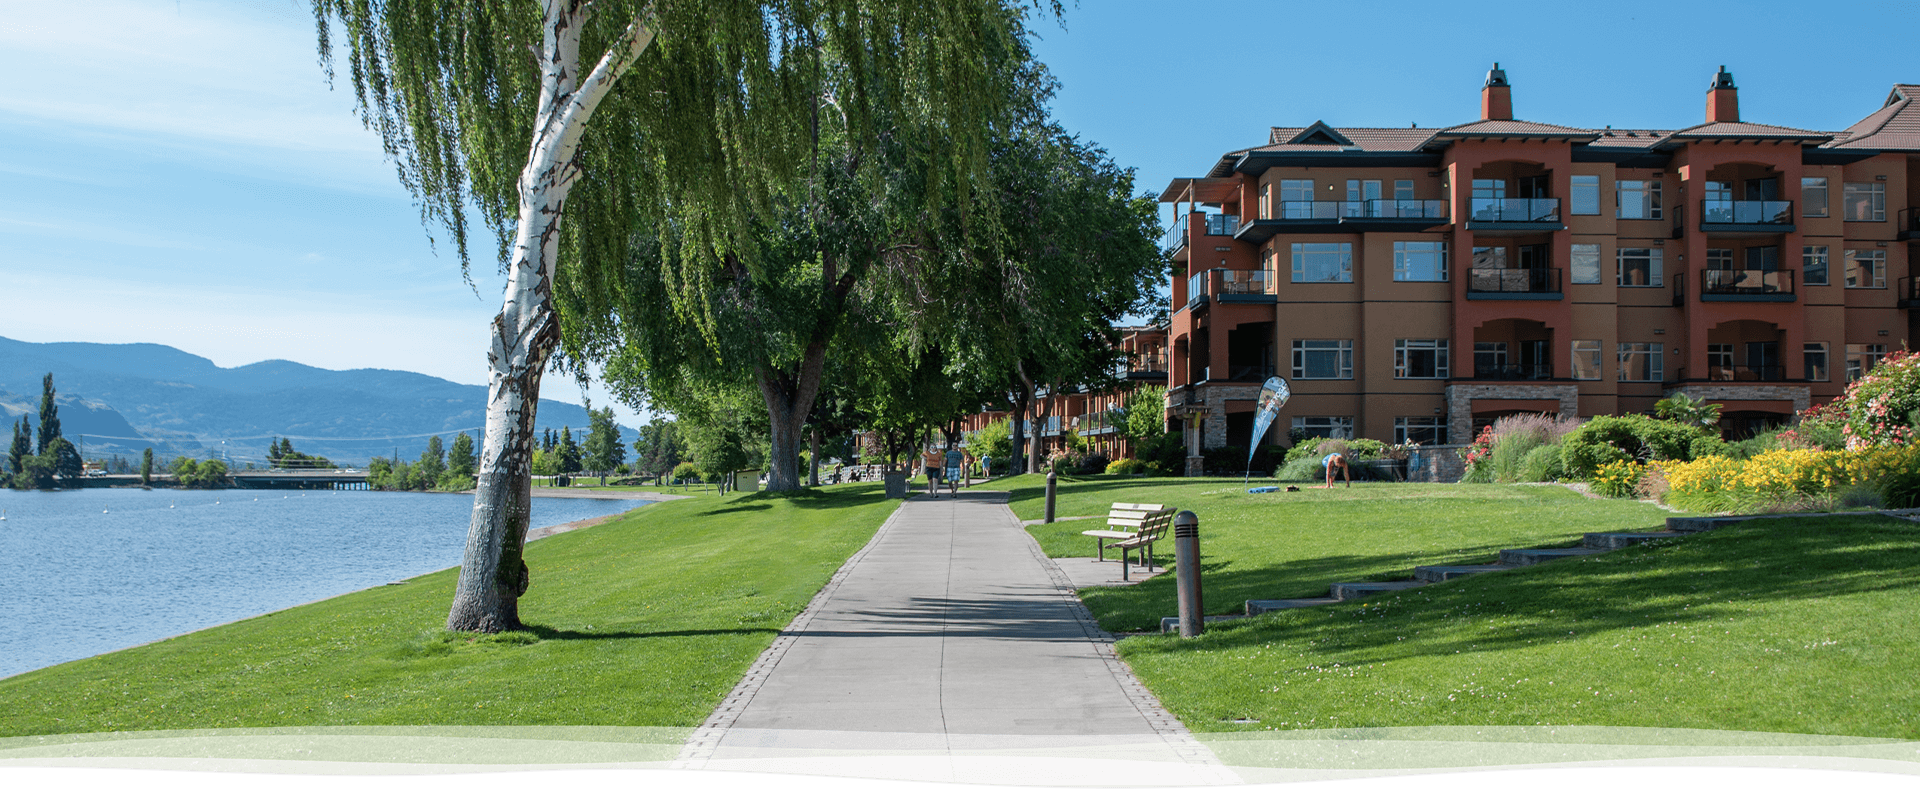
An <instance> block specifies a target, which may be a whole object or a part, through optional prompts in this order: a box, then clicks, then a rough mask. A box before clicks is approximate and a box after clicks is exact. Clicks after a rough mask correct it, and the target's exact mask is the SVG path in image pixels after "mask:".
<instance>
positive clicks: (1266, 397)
mask: <svg viewBox="0 0 1920 800" xmlns="http://www.w3.org/2000/svg"><path fill="white" fill-rule="evenodd" d="M1292 396H1293V390H1291V389H1288V388H1287V380H1286V379H1285V378H1282V377H1280V376H1278V375H1275V376H1273V377H1271V378H1268V379H1267V382H1266V385H1264V386H1261V387H1260V401H1259V402H1258V403H1255V404H1254V411H1255V413H1254V415H1253V441H1251V442H1248V443H1247V473H1248V474H1249V475H1251V474H1252V473H1253V451H1254V450H1256V449H1258V448H1259V447H1260V441H1261V440H1262V439H1265V438H1266V436H1267V428H1269V427H1271V426H1272V425H1273V420H1274V418H1275V417H1278V416H1280V407H1281V406H1284V405H1286V404H1287V398H1289V397H1292Z"/></svg>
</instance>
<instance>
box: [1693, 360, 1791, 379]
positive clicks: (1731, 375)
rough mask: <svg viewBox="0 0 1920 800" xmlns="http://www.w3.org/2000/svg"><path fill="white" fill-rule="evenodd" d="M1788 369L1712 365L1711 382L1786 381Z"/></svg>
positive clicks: (1763, 365) (1772, 366)
mask: <svg viewBox="0 0 1920 800" xmlns="http://www.w3.org/2000/svg"><path fill="white" fill-rule="evenodd" d="M1786 379H1787V368H1786V367H1783V366H1781V365H1779V364H1710V365H1708V366H1707V380H1710V381H1784V380H1786Z"/></svg>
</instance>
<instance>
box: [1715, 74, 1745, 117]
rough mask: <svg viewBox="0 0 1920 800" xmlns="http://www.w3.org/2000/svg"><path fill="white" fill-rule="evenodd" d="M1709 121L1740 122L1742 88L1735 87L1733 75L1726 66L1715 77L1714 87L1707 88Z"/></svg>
mask: <svg viewBox="0 0 1920 800" xmlns="http://www.w3.org/2000/svg"><path fill="white" fill-rule="evenodd" d="M1707 121H1708V122H1739V121H1740V87H1738V86H1734V85H1733V73H1730V72H1728V71H1727V65H1725V64H1721V65H1720V72H1719V73H1718V74H1716V75H1714V76H1713V85H1712V86H1709V87H1707Z"/></svg>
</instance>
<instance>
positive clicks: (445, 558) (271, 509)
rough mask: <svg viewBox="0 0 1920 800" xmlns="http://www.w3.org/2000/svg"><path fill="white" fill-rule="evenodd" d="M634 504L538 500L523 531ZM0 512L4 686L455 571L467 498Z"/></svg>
mask: <svg viewBox="0 0 1920 800" xmlns="http://www.w3.org/2000/svg"><path fill="white" fill-rule="evenodd" d="M616 497H617V496H616ZM647 502H648V501H646V500H641V499H638V498H631V497H628V498H617V499H606V500H601V499H574V498H555V497H538V498H534V501H533V513H532V523H531V524H532V527H536V528H537V527H543V526H547V525H557V524H560V523H563V522H572V521H574V520H581V519H590V518H592V517H599V516H605V515H607V514H618V513H620V512H622V511H625V510H627V509H631V508H635V507H638V506H642V505H646V504H647ZM0 509H3V510H4V513H3V514H0V516H5V517H6V520H5V521H0V603H3V604H4V609H5V610H4V613H0V676H7V675H13V674H15V673H20V672H26V671H28V670H34V669H39V668H41V667H46V666H51V665H53V664H58V663H60V662H63V661H71V660H73V659H76V658H85V657H87V656H92V655H98V654H100V653H106V652H111V651H113V650H118V649H121V648H124V647H131V646H133V645H137V644H143V643H146V642H151V641H154V640H156V639H164V638H167V637H169V636H176V635H179V634H182V633H186V632H189V631H194V630H199V629H201V628H205V627H208V626H212V625H219V624H222V623H227V622H233V621H235V620H240V619H246V618H247V617H252V616H256V615H259V614H265V613H267V612H269V611H276V610H279V609H283V608H288V607H291V606H296V605H300V604H302V603H309V602H312V601H315V600H320V599H323V598H327V597H332V596H334V595H337V594H344V593H346V592H352V591H357V590H360V589H365V588H367V587H370V586H378V585H381V584H384V583H387V582H388V581H396V580H401V579H404V578H410V577H413V576H416V575H421V574H425V573H428V572H433V571H436V570H440V569H445V568H447V567H453V566H458V565H459V563H460V555H461V551H462V550H463V549H465V547H466V538H467V519H468V516H469V515H470V513H471V512H472V510H473V497H472V496H471V495H461V494H415V493H411V492H328V491H306V492H300V491H254V490H246V489H229V490H222V491H181V490H153V491H147V490H142V489H81V490H77V491H65V492H14V491H0ZM102 512H105V513H102ZM448 599H449V601H451V599H452V598H448Z"/></svg>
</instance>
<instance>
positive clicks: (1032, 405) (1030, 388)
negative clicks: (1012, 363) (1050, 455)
mask: <svg viewBox="0 0 1920 800" xmlns="http://www.w3.org/2000/svg"><path fill="white" fill-rule="evenodd" d="M1020 384H1021V388H1022V389H1024V390H1025V391H1026V395H1025V397H1026V399H1027V402H1026V404H1025V405H1026V408H1027V409H1028V410H1030V411H1032V412H1033V420H1032V421H1031V422H1029V423H1027V430H1028V431H1029V432H1030V433H1031V434H1032V435H1031V436H1029V437H1027V438H1029V439H1031V440H1032V441H1029V442H1028V443H1027V467H1026V469H1027V472H1030V473H1035V474H1038V473H1039V472H1040V432H1039V430H1038V429H1039V427H1040V426H1039V422H1040V404H1039V403H1038V402H1037V400H1036V398H1035V395H1036V394H1038V393H1037V392H1036V391H1034V385H1033V379H1032V378H1029V377H1027V369H1026V366H1025V365H1021V367H1020Z"/></svg>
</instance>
